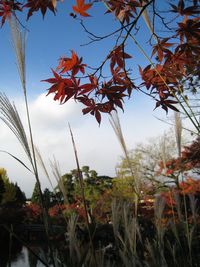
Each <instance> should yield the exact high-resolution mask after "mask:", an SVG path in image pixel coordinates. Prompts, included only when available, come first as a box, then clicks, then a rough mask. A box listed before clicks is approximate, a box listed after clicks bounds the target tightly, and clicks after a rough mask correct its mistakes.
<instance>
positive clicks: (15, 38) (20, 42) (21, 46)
mask: <svg viewBox="0 0 200 267" xmlns="http://www.w3.org/2000/svg"><path fill="white" fill-rule="evenodd" d="M9 25H10V29H11V35H12V42H13V47H14V51H15V55H16V59H17V66H18V71H19V76H20V81H21V84H22V89H23V94H24V101H25V107H26V115H27V121H28V130H29V135H30V142H31V146H30V147H31V152H32V162H33V169H34V175H35V179H36V181H37V183H38V186H39V194H40V200H41V206H42V212H43V219H44V225H45V232H46V237H47V242H48V245H49V248H50V253H51V258H52V262H53V266H55V262H54V258H53V250H52V247H51V244H50V240H49V219H48V212H47V209H46V207H45V205H44V199H43V194H42V189H41V184H40V179H39V174H38V168H37V161H36V155H35V148H34V142H33V133H32V126H31V120H30V112H29V105H28V99H27V88H26V63H25V43H26V41H25V35H26V33H25V32H24V33H22V32H21V31H20V27H19V23H18V21H17V18H16V17H15V16H12V17H11V18H10V20H9Z"/></svg>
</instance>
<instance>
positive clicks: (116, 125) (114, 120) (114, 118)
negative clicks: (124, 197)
mask: <svg viewBox="0 0 200 267" xmlns="http://www.w3.org/2000/svg"><path fill="white" fill-rule="evenodd" d="M110 116H111V119H110V124H111V126H112V128H113V130H114V132H115V134H116V136H117V138H118V141H119V143H120V145H121V147H122V150H123V152H124V155H125V158H126V160H127V163H128V168H129V170H130V172H131V176H132V178H133V181H134V185H133V186H134V187H133V188H134V192H135V203H134V204H135V218H137V213H138V202H139V194H140V192H139V181H138V179H137V178H138V177H136V176H135V175H134V170H133V167H132V164H131V161H130V157H129V153H128V150H127V147H126V143H125V140H124V136H123V133H122V128H121V124H120V120H119V117H118V114H117V112H113V113H112V114H111V115H110ZM136 244H137V231H136V229H135V231H134V252H135V254H136Z"/></svg>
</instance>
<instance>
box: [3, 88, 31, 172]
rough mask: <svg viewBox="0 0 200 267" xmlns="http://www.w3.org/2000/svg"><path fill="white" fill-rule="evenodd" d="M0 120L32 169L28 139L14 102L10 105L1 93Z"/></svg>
mask: <svg viewBox="0 0 200 267" xmlns="http://www.w3.org/2000/svg"><path fill="white" fill-rule="evenodd" d="M0 119H1V120H2V121H3V122H4V123H5V124H6V125H7V126H8V127H9V128H10V130H11V131H12V132H13V133H14V135H15V136H16V137H17V139H18V140H19V142H20V144H21V145H22V147H23V149H24V151H25V153H26V155H27V156H28V159H29V161H30V163H31V165H32V167H33V169H34V165H33V161H32V155H31V150H30V147H29V144H28V139H27V136H26V132H25V130H24V126H23V123H22V121H21V119H20V116H19V113H18V111H17V108H16V106H15V104H14V102H13V103H11V102H10V100H9V99H8V97H7V96H6V95H5V94H2V93H0Z"/></svg>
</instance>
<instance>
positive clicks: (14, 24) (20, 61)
mask: <svg viewBox="0 0 200 267" xmlns="http://www.w3.org/2000/svg"><path fill="white" fill-rule="evenodd" d="M9 25H10V29H11V36H12V43H13V48H14V51H15V55H16V59H17V67H18V71H19V76H20V80H21V84H22V88H23V90H24V94H26V61H25V51H26V50H25V47H26V32H25V31H23V32H21V31H20V29H19V23H18V21H17V19H16V17H15V16H12V18H11V19H9Z"/></svg>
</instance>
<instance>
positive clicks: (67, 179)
mask: <svg viewBox="0 0 200 267" xmlns="http://www.w3.org/2000/svg"><path fill="white" fill-rule="evenodd" d="M81 172H82V175H83V181H84V191H85V197H86V200H87V201H88V203H89V204H90V205H93V203H94V202H95V201H96V200H97V199H98V198H99V196H100V194H102V193H103V192H104V191H105V190H106V189H109V188H111V187H112V178H111V177H109V176H99V175H98V173H97V172H96V171H95V170H90V168H89V166H83V167H82V168H81ZM56 190H60V191H61V192H62V193H63V194H64V195H65V196H64V199H65V200H66V201H67V202H68V203H73V202H74V201H75V200H76V199H80V198H81V189H80V183H79V179H78V171H77V170H76V169H74V170H71V172H70V173H66V174H64V175H63V176H62V177H61V179H60V181H59V183H58V185H57V186H56Z"/></svg>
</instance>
